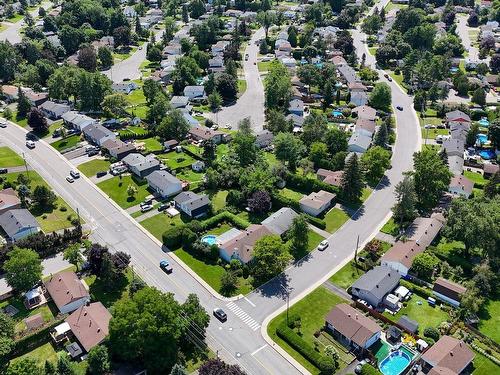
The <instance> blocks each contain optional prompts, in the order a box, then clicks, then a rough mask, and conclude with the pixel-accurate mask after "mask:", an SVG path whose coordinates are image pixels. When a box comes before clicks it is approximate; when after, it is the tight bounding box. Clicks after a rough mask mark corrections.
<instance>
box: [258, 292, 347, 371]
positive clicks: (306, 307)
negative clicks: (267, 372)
mask: <svg viewBox="0 0 500 375" xmlns="http://www.w3.org/2000/svg"><path fill="white" fill-rule="evenodd" d="M342 302H346V301H345V300H343V299H342V298H340V297H338V296H337V295H336V294H333V293H332V292H330V291H329V290H328V289H326V288H324V287H319V288H317V289H315V290H314V291H313V292H311V293H310V294H308V295H307V296H306V297H304V298H303V299H302V300H300V301H299V302H297V303H296V304H295V305H293V306H291V307H290V311H289V315H298V316H300V318H301V329H300V331H301V333H302V338H303V339H304V340H305V341H306V342H308V343H309V344H311V346H312V345H314V341H315V340H316V339H315V338H314V336H313V334H314V332H316V331H318V330H319V329H320V328H321V327H323V326H324V324H325V316H326V314H328V312H329V311H330V310H331V309H332V308H333V307H334V306H335V305H337V304H339V303H342ZM284 320H286V311H284V312H282V313H281V314H280V315H278V316H277V317H276V318H274V319H273V320H271V322H270V323H269V325H268V327H267V333H268V334H269V336H270V337H271V338H272V339H273V340H274V341H275V342H276V343H277V344H278V345H279V346H281V347H282V348H283V349H284V350H286V351H287V353H288V354H290V355H291V356H292V357H293V358H294V359H296V360H297V361H298V362H299V363H300V364H301V365H302V366H304V367H305V368H306V369H307V370H309V371H310V372H311V373H312V374H315V375H316V374H319V369H317V368H316V367H315V366H314V365H312V364H311V363H310V362H309V361H308V360H306V359H305V358H304V357H302V355H300V354H299V353H297V352H296V351H295V350H294V349H293V348H292V347H290V346H289V345H288V344H287V343H286V342H285V341H283V340H282V339H280V338H279V337H278V336H277V335H276V328H277V327H278V326H279V324H281V322H283V321H284ZM320 348H321V349H322V345H321V343H320Z"/></svg>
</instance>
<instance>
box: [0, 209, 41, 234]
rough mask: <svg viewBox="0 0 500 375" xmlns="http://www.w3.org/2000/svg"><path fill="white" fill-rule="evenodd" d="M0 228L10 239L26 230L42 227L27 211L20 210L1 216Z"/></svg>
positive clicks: (7, 212) (10, 211)
mask: <svg viewBox="0 0 500 375" xmlns="http://www.w3.org/2000/svg"><path fill="white" fill-rule="evenodd" d="M0 227H2V229H3V230H4V231H5V233H7V235H8V236H9V237H14V236H15V235H16V234H17V233H18V232H19V231H21V230H23V229H25V228H39V227H40V225H39V224H38V222H37V221H36V219H35V217H34V216H33V215H32V214H31V213H30V212H29V211H28V210H27V209H25V208H18V209H14V210H8V211H6V212H4V213H3V214H2V215H0Z"/></svg>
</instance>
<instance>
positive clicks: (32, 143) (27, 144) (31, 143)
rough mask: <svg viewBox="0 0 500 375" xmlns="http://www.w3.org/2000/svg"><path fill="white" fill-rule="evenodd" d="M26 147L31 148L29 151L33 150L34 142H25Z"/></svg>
mask: <svg viewBox="0 0 500 375" xmlns="http://www.w3.org/2000/svg"><path fill="white" fill-rule="evenodd" d="M26 147H28V148H31V149H33V148H35V142H33V141H26Z"/></svg>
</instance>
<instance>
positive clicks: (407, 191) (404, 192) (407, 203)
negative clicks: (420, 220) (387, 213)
mask: <svg viewBox="0 0 500 375" xmlns="http://www.w3.org/2000/svg"><path fill="white" fill-rule="evenodd" d="M394 194H395V195H396V204H395V205H394V206H393V207H392V211H393V217H394V221H396V222H397V223H399V224H404V223H409V222H411V221H412V220H413V219H415V217H416V216H417V210H416V204H417V195H416V194H415V184H414V181H413V177H412V176H410V175H406V176H405V177H404V178H403V180H402V181H400V182H399V183H398V184H397V185H396V189H395V192H394Z"/></svg>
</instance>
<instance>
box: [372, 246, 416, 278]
mask: <svg viewBox="0 0 500 375" xmlns="http://www.w3.org/2000/svg"><path fill="white" fill-rule="evenodd" d="M425 249H426V248H425V247H424V246H420V245H419V244H418V243H416V242H415V241H411V240H410V241H406V242H403V241H396V243H395V244H394V245H393V246H392V247H391V248H390V249H389V250H388V251H387V252H386V253H385V254H384V255H383V256H382V258H381V259H380V264H381V265H382V266H387V267H390V268H392V269H393V270H395V271H398V272H399V274H400V275H401V276H406V275H407V274H408V271H409V270H410V268H411V266H412V264H413V259H415V257H416V256H417V255H418V254H420V253H422V252H423V251H424V250H425Z"/></svg>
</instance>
